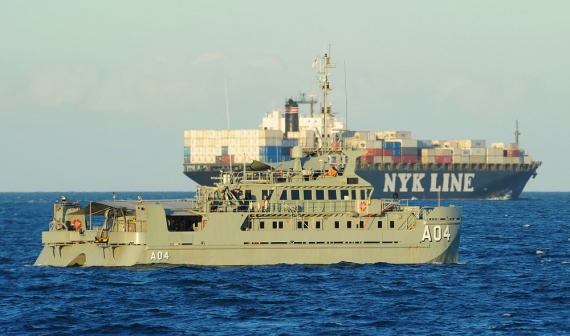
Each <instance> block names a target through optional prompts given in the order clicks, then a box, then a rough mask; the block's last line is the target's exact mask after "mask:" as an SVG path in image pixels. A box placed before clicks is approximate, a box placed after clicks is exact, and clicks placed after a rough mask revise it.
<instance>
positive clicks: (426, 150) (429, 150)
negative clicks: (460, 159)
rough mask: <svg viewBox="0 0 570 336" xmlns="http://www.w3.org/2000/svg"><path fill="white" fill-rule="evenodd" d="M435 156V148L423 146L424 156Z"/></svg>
mask: <svg viewBox="0 0 570 336" xmlns="http://www.w3.org/2000/svg"><path fill="white" fill-rule="evenodd" d="M424 156H435V148H422V157H424Z"/></svg>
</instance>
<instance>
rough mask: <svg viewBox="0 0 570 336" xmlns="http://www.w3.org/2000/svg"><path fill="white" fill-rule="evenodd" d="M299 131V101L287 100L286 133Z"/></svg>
mask: <svg viewBox="0 0 570 336" xmlns="http://www.w3.org/2000/svg"><path fill="white" fill-rule="evenodd" d="M289 132H299V103H297V102H296V101H294V100H293V99H289V100H288V101H286V102H285V133H289Z"/></svg>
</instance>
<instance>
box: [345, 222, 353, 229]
mask: <svg viewBox="0 0 570 336" xmlns="http://www.w3.org/2000/svg"><path fill="white" fill-rule="evenodd" d="M346 228H347V229H352V222H351V221H348V222H346Z"/></svg>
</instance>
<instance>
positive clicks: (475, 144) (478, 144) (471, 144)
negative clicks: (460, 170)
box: [457, 140, 486, 148]
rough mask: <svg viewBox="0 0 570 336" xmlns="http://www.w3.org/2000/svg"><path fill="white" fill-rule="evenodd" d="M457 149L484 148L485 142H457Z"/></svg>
mask: <svg viewBox="0 0 570 336" xmlns="http://www.w3.org/2000/svg"><path fill="white" fill-rule="evenodd" d="M457 141H458V143H459V148H485V146H486V142H485V140H457Z"/></svg>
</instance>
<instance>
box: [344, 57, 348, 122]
mask: <svg viewBox="0 0 570 336" xmlns="http://www.w3.org/2000/svg"><path fill="white" fill-rule="evenodd" d="M344 113H345V117H344V118H345V120H344V128H345V129H348V91H347V87H346V61H344Z"/></svg>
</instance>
